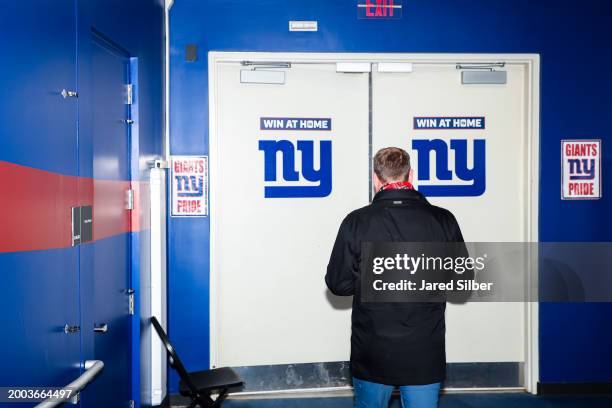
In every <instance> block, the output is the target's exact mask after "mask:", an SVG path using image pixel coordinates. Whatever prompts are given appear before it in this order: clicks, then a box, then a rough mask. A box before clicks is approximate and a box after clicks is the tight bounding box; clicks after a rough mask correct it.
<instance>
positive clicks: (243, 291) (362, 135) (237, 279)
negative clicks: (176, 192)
mask: <svg viewBox="0 0 612 408" xmlns="http://www.w3.org/2000/svg"><path fill="white" fill-rule="evenodd" d="M266 64H267V67H264V66H263V65H266ZM266 64H263V65H262V66H261V67H256V68H255V70H254V71H263V72H264V73H263V74H255V75H254V76H253V75H251V73H248V74H249V75H247V76H245V75H242V76H241V71H244V70H250V71H252V70H253V68H252V67H245V66H243V65H241V64H240V63H238V62H216V63H215V66H214V67H213V68H212V69H211V72H212V74H211V78H210V80H211V106H212V109H211V115H212V116H211V121H212V127H211V135H210V136H211V152H210V159H211V177H212V179H211V296H212V303H211V322H212V327H211V361H212V364H213V365H221V366H254V365H269V364H291V363H311V362H326V361H345V360H348V359H349V351H350V345H349V338H350V300H348V301H347V300H342V299H338V298H335V297H334V296H333V295H331V294H329V292H328V291H327V288H326V286H325V282H324V275H325V271H326V266H327V262H328V260H329V254H330V251H331V247H332V244H333V241H334V239H335V236H336V233H337V229H338V226H339V225H340V222H341V221H342V219H343V217H344V216H345V215H346V214H348V212H350V211H351V210H353V209H356V208H358V207H362V206H364V205H367V204H368V203H369V197H370V196H371V190H370V189H371V187H370V171H371V170H370V160H371V156H372V154H373V153H375V152H376V151H377V150H378V149H379V148H382V147H386V146H397V147H401V148H404V149H406V150H407V151H408V152H409V153H410V155H411V158H412V163H413V168H414V170H415V184H416V186H417V188H418V189H421V190H423V191H425V194H426V195H429V196H430V197H429V199H430V201H431V202H432V203H434V204H436V205H440V206H443V207H446V208H448V209H449V210H451V211H452V212H453V213H454V214H455V216H456V217H457V219H458V221H459V224H460V226H461V228H462V231H463V235H464V238H465V240H466V241H489V242H499V241H519V242H522V241H527V240H528V239H529V228H530V226H529V225H528V221H526V220H527V218H528V217H527V215H528V210H529V205H530V203H529V202H528V200H529V199H530V197H529V193H528V190H529V189H528V184H529V183H528V180H527V178H528V177H529V175H528V171H527V169H528V160H529V145H528V140H527V131H526V129H527V127H526V120H527V118H526V116H527V115H526V98H527V95H526V92H527V89H528V87H527V86H526V81H527V78H526V73H525V66H524V65H521V64H516V65H508V66H506V67H505V68H504V70H505V71H506V72H507V83H506V84H497V85H463V84H462V83H461V72H460V71H459V70H457V69H456V67H455V65H454V64H446V63H439V64H419V65H416V64H415V65H414V67H413V70H412V72H410V73H408V72H406V73H386V72H385V73H383V72H378V70H377V64H375V63H374V64H372V65H371V67H372V69H371V72H356V73H346V72H337V65H336V64H335V63H295V62H294V63H293V64H292V65H291V67H290V68H287V67H284V68H283V67H280V66H276V65H274V64H270V63H266ZM268 71H273V72H276V73H278V72H283V73H284V79H282V78H281V79H279V77H278V74H274V73H273V74H270V75H268V74H267V73H268ZM258 75H259V76H260V77H261V78H262V80H261V81H260V82H282V83H253V78H255V81H254V82H258V81H257V78H258ZM241 78H242V79H243V81H244V79H245V78H247V80H248V82H241ZM458 118H459V119H458ZM456 119H458V121H457V120H456ZM479 120H481V121H480V122H479ZM447 124H448V126H446V125H447ZM427 173H429V174H427ZM447 356H448V361H449V362H451V363H452V362H479V363H481V362H523V361H525V305H524V304H522V303H468V304H463V305H449V307H448V311H447Z"/></svg>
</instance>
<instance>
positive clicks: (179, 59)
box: [169, 0, 612, 392]
mask: <svg viewBox="0 0 612 408" xmlns="http://www.w3.org/2000/svg"><path fill="white" fill-rule="evenodd" d="M356 4H357V2H356V0H346V1H323V0H299V1H298V0H295V1H291V2H287V1H280V0H267V1H265V0H260V1H251V0H233V1H227V0H207V1H200V0H176V1H175V4H174V6H173V8H172V9H171V14H170V29H171V33H170V40H171V56H170V64H171V65H170V73H171V77H170V86H171V90H170V98H171V102H170V107H171V111H170V112H171V116H170V129H171V153H172V154H174V155H177V154H208V148H209V145H208V94H207V92H208V83H207V81H208V76H207V75H208V73H207V52H208V51H209V50H215V51H320V52H327V51H329V52H332V51H333V52H368V51H370V52H428V53H433V52H453V53H458V52H475V53H479V52H486V53H539V54H541V64H542V65H541V71H542V74H541V161H540V163H541V176H540V177H541V178H540V180H541V184H540V190H541V197H540V239H541V240H542V241H610V240H612V217H611V216H610V211H609V208H610V204H611V201H610V198H609V195H608V194H607V193H605V192H607V191H610V188H611V187H612V186H611V180H612V178H611V177H610V171H609V170H608V169H609V168H610V167H609V166H610V164H611V163H610V159H609V157H610V150H609V147H608V146H609V143H612V137H611V136H610V127H609V125H608V124H607V119H606V118H609V117H610V114H611V112H612V98H610V95H611V94H612V76H610V75H608V74H607V73H606V70H607V68H606V67H607V66H609V64H610V63H611V62H612V52H611V51H610V39H611V38H612V3H611V2H609V1H606V0H554V1H553V0H541V1H532V0H513V1H503V2H502V1H490V0H407V1H406V0H405V1H404V13H403V14H404V16H403V18H402V19H401V20H385V21H374V20H360V19H357V9H356ZM288 20H318V22H319V31H318V32H316V33H290V32H288V30H287V25H288ZM187 44H196V45H198V47H199V60H198V61H197V62H186V61H185V51H184V50H185V46H186V45H187ZM566 138H601V139H603V150H604V152H603V160H604V163H603V171H604V177H603V191H604V198H603V199H601V200H598V201H561V200H560V197H559V196H560V192H559V189H560V171H559V167H560V166H559V163H560V157H559V152H560V140H561V139H566ZM213 188H214V186H213ZM169 245H170V248H169V299H170V304H169V316H170V317H169V319H170V335H171V337H172V339H173V341H174V342H175V343H176V346H177V349H178V350H179V351H180V352H181V355H182V358H183V359H184V361H185V363H186V365H187V366H188V367H189V368H190V369H193V370H195V369H204V368H207V367H208V364H209V352H208V350H209V332H208V327H209V317H208V316H209V292H208V289H209V288H208V280H209V269H208V259H209V222H208V219H206V218H203V219H178V218H175V219H170V225H169ZM610 316H612V304H542V305H541V307H540V340H541V342H540V379H541V381H542V382H564V381H567V382H589V381H598V382H602V381H612V351H611V349H610V347H609V344H611V343H612V320H611V319H610ZM171 391H172V392H176V377H173V378H172V381H171Z"/></svg>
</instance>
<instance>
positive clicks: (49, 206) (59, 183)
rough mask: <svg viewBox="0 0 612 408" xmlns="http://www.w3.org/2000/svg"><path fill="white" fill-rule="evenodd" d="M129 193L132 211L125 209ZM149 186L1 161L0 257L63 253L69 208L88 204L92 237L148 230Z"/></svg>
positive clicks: (68, 241) (68, 231)
mask: <svg viewBox="0 0 612 408" xmlns="http://www.w3.org/2000/svg"><path fill="white" fill-rule="evenodd" d="M130 185H132V186H133V189H134V193H135V194H134V203H135V208H134V210H133V211H129V210H127V208H126V204H127V201H126V191H127V190H128V189H129V188H130ZM148 190H149V188H148V183H147V182H132V183H130V182H129V181H117V180H95V179H92V178H86V177H76V176H66V175H62V174H57V173H52V172H47V171H43V170H38V169H35V168H32V167H27V166H21V165H18V164H14V163H9V162H4V161H0V252H17V251H33V250H40V249H52V248H65V247H69V246H71V245H72V241H71V232H72V231H71V228H72V226H71V208H72V207H75V206H82V205H93V214H94V215H93V238H94V240H97V239H103V238H107V237H110V236H113V235H118V234H122V233H126V232H130V231H141V230H143V229H146V228H148V227H149V222H148V220H149V211H148V210H149V205H148V201H149V200H148V197H149V196H148Z"/></svg>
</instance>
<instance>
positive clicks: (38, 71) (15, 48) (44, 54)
mask: <svg viewBox="0 0 612 408" xmlns="http://www.w3.org/2000/svg"><path fill="white" fill-rule="evenodd" d="M32 3H33V2H31V1H21V2H6V4H3V6H2V13H0V31H1V32H2V35H0V44H1V46H2V52H3V59H2V67H1V68H0V73H1V75H0V88H1V89H2V91H3V98H2V101H1V102H0V104H1V105H2V106H1V108H0V123H2V125H1V127H0V197H1V200H2V204H1V205H2V207H1V208H2V211H0V324H1V325H2V337H1V338H0V347H1V348H2V350H3V353H2V363H1V365H0V368H1V369H0V386H21V387H23V386H29V387H45V386H63V385H66V384H67V383H69V382H70V381H72V380H74V379H75V378H76V377H78V375H79V371H80V332H79V331H78V330H76V329H75V330H73V333H71V334H67V333H65V331H64V327H65V326H66V325H68V326H74V327H75V328H76V327H77V326H78V325H79V303H78V269H77V265H78V263H77V262H78V252H77V250H76V249H75V248H72V247H71V207H72V206H76V205H78V202H79V194H78V191H79V189H78V179H77V177H75V176H76V175H77V171H78V170H77V100H76V98H75V97H70V96H66V97H64V96H62V90H66V91H67V92H68V91H76V55H75V52H76V17H75V2H74V0H70V1H66V0H60V1H57V0H53V1H51V0H41V1H36V4H35V7H33V4H32ZM64 94H66V93H64ZM2 406H10V405H5V404H2ZM15 406H20V407H25V406H28V404H16V405H15Z"/></svg>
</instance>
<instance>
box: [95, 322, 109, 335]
mask: <svg viewBox="0 0 612 408" xmlns="http://www.w3.org/2000/svg"><path fill="white" fill-rule="evenodd" d="M107 331H108V324H106V323H104V324H99V325H94V332H96V333H106V332H107Z"/></svg>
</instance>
